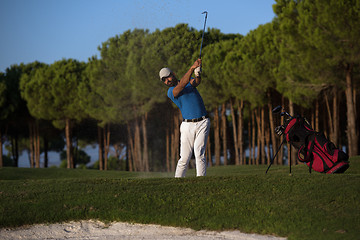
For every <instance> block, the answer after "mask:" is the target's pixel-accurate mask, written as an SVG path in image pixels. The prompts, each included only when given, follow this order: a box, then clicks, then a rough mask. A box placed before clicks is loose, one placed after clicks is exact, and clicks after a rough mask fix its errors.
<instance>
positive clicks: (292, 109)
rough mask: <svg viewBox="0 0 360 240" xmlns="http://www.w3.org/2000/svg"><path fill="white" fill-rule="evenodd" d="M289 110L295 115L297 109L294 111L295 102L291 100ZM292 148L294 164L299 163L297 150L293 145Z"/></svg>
mask: <svg viewBox="0 0 360 240" xmlns="http://www.w3.org/2000/svg"><path fill="white" fill-rule="evenodd" d="M289 110H290V115H291V116H294V115H295V111H294V103H293V102H292V101H291V100H289ZM290 146H291V147H290V148H291V149H290V153H291V156H290V157H291V159H292V164H297V162H298V161H297V150H296V149H295V148H294V147H293V146H292V145H290Z"/></svg>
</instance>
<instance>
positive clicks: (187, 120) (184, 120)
mask: <svg viewBox="0 0 360 240" xmlns="http://www.w3.org/2000/svg"><path fill="white" fill-rule="evenodd" d="M206 118H209V115H206V116H202V117H199V118H194V119H183V122H199V121H202V120H204V119H206Z"/></svg>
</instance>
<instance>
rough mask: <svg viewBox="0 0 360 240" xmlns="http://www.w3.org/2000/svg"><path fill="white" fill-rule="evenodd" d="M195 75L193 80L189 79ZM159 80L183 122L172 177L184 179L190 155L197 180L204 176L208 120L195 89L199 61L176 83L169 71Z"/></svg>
mask: <svg viewBox="0 0 360 240" xmlns="http://www.w3.org/2000/svg"><path fill="white" fill-rule="evenodd" d="M193 73H194V75H195V78H192V77H191V76H192V74H193ZM159 75H160V80H161V81H163V82H164V83H165V85H166V86H168V87H169V89H168V92H167V95H168V97H169V98H170V99H171V100H172V101H173V102H174V103H175V104H176V106H178V107H179V109H180V111H181V114H182V117H183V121H182V123H181V126H180V159H179V161H178V164H177V167H176V172H175V177H176V178H178V177H185V174H186V170H187V168H188V165H189V161H190V159H191V157H192V154H193V153H194V155H195V164H196V176H205V175H206V158H205V150H206V142H207V138H208V135H209V132H210V119H209V116H208V114H207V112H206V109H205V105H204V102H203V100H202V98H201V96H200V94H199V92H198V91H197V89H196V87H197V86H198V85H199V84H200V82H201V76H200V75H201V59H197V60H196V61H195V62H194V64H193V65H192V66H191V67H190V69H189V70H188V71H187V72H186V73H185V75H184V76H183V77H182V78H181V80H180V81H179V80H178V79H177V78H176V76H175V74H174V73H173V72H172V71H171V70H170V69H169V68H162V69H161V70H160V72H159Z"/></svg>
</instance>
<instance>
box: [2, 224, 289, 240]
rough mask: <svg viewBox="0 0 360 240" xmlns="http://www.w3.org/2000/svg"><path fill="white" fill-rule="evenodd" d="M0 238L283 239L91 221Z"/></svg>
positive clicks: (13, 231)
mask: <svg viewBox="0 0 360 240" xmlns="http://www.w3.org/2000/svg"><path fill="white" fill-rule="evenodd" d="M0 239H2V240H10V239H11V240H13V239H27V240H30V239H33V240H37V239H57V240H63V239H76V240H95V239H99V240H103V239H104V240H117V239H146V240H147V239H149V240H150V239H158V240H163V239H175V240H205V239H206V240H215V239H216V240H218V239H223V240H227V239H237V240H284V239H286V238H280V237H275V236H269V235H259V234H245V233H241V232H240V231H222V232H216V231H204V230H202V231H195V230H192V229H190V228H177V227H165V226H160V225H152V224H150V225H148V224H131V223H122V222H114V223H109V224H105V223H102V222H99V221H92V220H91V221H80V222H68V223H59V224H37V225H31V226H23V227H19V228H14V229H11V228H3V229H0Z"/></svg>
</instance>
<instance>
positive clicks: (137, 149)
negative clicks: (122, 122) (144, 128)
mask: <svg viewBox="0 0 360 240" xmlns="http://www.w3.org/2000/svg"><path fill="white" fill-rule="evenodd" d="M134 140H135V141H134V142H135V144H134V147H135V162H136V163H137V165H138V167H139V169H138V170H139V171H140V172H143V171H144V170H145V168H144V164H143V161H142V155H141V138H140V126H139V121H138V119H137V118H136V119H135V136H134Z"/></svg>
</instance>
